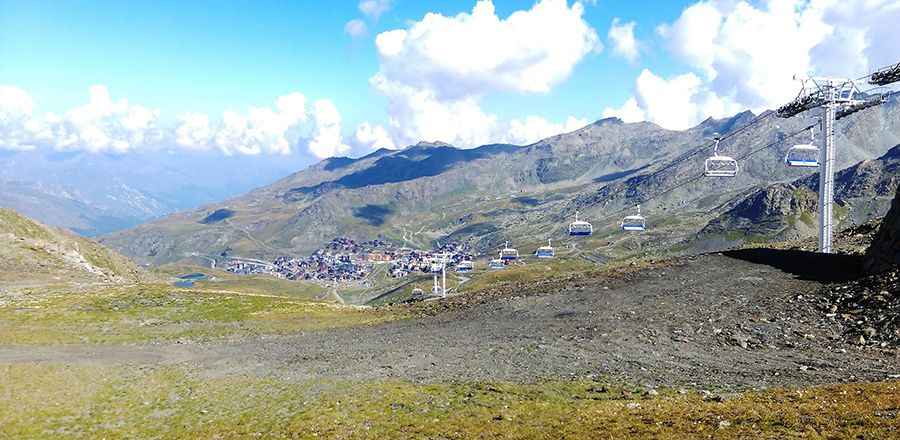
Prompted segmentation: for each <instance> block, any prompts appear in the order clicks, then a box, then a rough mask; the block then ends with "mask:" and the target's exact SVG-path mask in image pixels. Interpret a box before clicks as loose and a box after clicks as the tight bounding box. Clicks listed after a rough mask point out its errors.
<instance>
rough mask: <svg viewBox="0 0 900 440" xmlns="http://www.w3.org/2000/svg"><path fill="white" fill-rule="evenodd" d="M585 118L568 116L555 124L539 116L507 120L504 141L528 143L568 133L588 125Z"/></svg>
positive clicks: (518, 143) (517, 143)
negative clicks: (507, 124) (507, 125)
mask: <svg viewBox="0 0 900 440" xmlns="http://www.w3.org/2000/svg"><path fill="white" fill-rule="evenodd" d="M588 123H589V122H588V120H587V119H579V118H576V117H573V116H569V117H568V118H567V119H566V121H565V122H564V123H561V124H557V123H553V122H551V121H548V120H546V119H544V118H543V117H540V116H527V117H525V119H524V120H520V119H513V120H511V121H509V128H508V130H507V132H506V137H505V139H504V142H507V143H510V144H515V145H529V144H533V143H535V142H537V141H539V140H541V139H546V138H548V137H550V136H555V135H557V134H560V133H568V132H571V131H575V130H577V129H579V128H582V127H584V126H585V125H588Z"/></svg>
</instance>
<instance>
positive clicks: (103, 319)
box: [0, 285, 399, 344]
mask: <svg viewBox="0 0 900 440" xmlns="http://www.w3.org/2000/svg"><path fill="white" fill-rule="evenodd" d="M397 318H399V316H397V315H396V314H393V313H389V312H386V311H382V310H373V309H360V308H355V307H346V306H338V305H333V304H323V303H314V302H309V301H297V300H292V299H290V298H279V297H273V296H261V295H257V294H252V293H237V292H233V291H224V292H216V291H210V290H204V289H198V290H189V289H176V288H173V287H169V286H163V285H137V286H126V287H108V288H97V289H95V290H91V291H88V292H77V293H75V292H69V291H65V290H62V291H47V290H43V289H42V290H31V291H26V292H25V293H24V294H23V295H21V296H19V297H16V299H14V300H9V301H4V302H3V303H0V344H75V343H101V344H109V343H134V342H147V341H166V340H176V339H183V338H184V339H209V338H221V337H226V336H241V335H252V334H283V333H292V332H297V331H302V330H319V329H327V328H336V327H345V326H354V325H369V324H375V323H379V322H384V321H387V320H391V319H397Z"/></svg>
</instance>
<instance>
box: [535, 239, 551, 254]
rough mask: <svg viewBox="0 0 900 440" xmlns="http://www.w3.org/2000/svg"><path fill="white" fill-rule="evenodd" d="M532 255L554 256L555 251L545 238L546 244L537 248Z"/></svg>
mask: <svg viewBox="0 0 900 440" xmlns="http://www.w3.org/2000/svg"><path fill="white" fill-rule="evenodd" d="M534 255H535V256H536V257H538V258H553V257H555V256H556V251H555V250H554V249H553V246H551V245H550V240H547V246H541V247H539V248H537V250H536V251H535V252H534Z"/></svg>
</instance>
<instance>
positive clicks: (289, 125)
mask: <svg viewBox="0 0 900 440" xmlns="http://www.w3.org/2000/svg"><path fill="white" fill-rule="evenodd" d="M306 120H307V114H306V97H305V96H304V95H303V94H302V93H297V92H294V93H290V94H288V95H284V96H281V97H279V98H278V99H277V100H276V102H275V108H270V107H250V108H249V110H248V111H247V114H241V113H238V112H235V111H226V112H224V113H223V114H222V121H221V124H219V125H218V126H217V127H215V128H213V127H212V126H211V124H210V121H209V117H208V116H206V115H204V114H196V113H193V114H185V115H182V116H180V117H179V118H178V124H177V125H176V127H175V142H176V143H177V144H178V145H180V146H182V147H185V148H189V149H201V150H203V149H210V148H217V149H219V150H220V151H221V152H222V153H224V154H228V155H231V154H236V153H237V154H248V155H257V154H262V153H268V154H290V153H291V150H292V146H293V145H294V144H295V143H296V141H297V139H298V138H299V132H298V131H297V128H298V126H299V125H300V124H301V123H303V122H305V121H306Z"/></svg>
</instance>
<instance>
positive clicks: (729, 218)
mask: <svg viewBox="0 0 900 440" xmlns="http://www.w3.org/2000/svg"><path fill="white" fill-rule="evenodd" d="M898 186H900V145H897V146H895V147H894V148H891V149H890V150H888V151H887V153H885V154H884V155H882V156H881V157H878V158H877V159H871V160H864V161H862V162H859V163H857V164H855V165H853V166H851V167H848V168H845V169H843V170H841V171H839V172H838V173H837V174H836V175H835V203H836V205H835V210H834V211H835V217H836V218H835V220H836V224H837V225H838V228H849V227H853V226H856V225H861V224H864V223H867V222H869V221H872V220H875V219H880V218H881V217H883V216H884V215H885V214H886V213H887V211H888V209H889V208H890V206H891V200H892V199H893V196H894V193H895V192H896V190H897V188H898ZM818 187H819V174H818V173H814V174H811V175H809V176H807V177H804V178H801V179H797V180H795V181H793V182H791V183H778V184H774V185H769V186H767V187H764V188H761V189H759V190H756V191H751V192H750V194H749V195H747V196H746V197H744V198H743V199H742V200H740V201H737V202H735V203H733V206H732V207H730V208H729V209H728V210H726V211H725V212H723V213H722V214H720V215H719V216H717V217H716V218H714V219H713V220H712V221H710V222H709V223H708V224H707V225H706V226H705V227H704V228H703V230H702V231H701V235H702V236H703V238H704V239H709V238H710V237H711V236H721V237H727V238H729V239H730V241H731V242H732V245H737V244H740V243H742V242H746V241H757V242H762V241H772V240H775V241H779V240H782V241H783V240H792V239H798V238H803V237H809V236H813V235H816V234H817V233H818V217H817V215H816V211H817V209H818V206H819V200H818Z"/></svg>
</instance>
